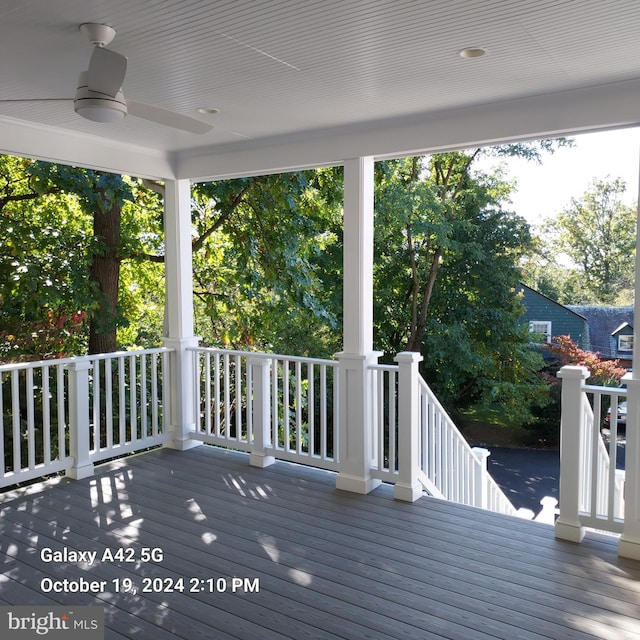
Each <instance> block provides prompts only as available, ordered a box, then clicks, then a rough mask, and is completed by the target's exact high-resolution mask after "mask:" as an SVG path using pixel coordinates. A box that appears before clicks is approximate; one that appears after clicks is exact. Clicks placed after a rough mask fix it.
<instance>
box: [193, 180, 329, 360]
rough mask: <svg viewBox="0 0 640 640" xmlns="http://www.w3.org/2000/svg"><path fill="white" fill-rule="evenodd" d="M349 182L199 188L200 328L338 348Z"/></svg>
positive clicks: (226, 337) (243, 341)
mask: <svg viewBox="0 0 640 640" xmlns="http://www.w3.org/2000/svg"><path fill="white" fill-rule="evenodd" d="M341 201H342V179H341V171H340V170H338V169H322V170H318V171H313V172H296V173H291V174H281V175H270V176H258V177H252V178H242V179H237V180H228V181H224V182H211V183H204V184H200V185H197V186H196V187H195V189H194V193H193V203H194V207H193V220H194V226H195V237H196V240H195V241H194V244H193V249H194V280H195V282H194V286H195V296H196V301H197V315H196V321H197V331H198V333H199V335H202V336H203V337H204V338H205V339H206V341H207V342H209V343H211V344H217V345H223V346H227V347H233V348H260V349H273V350H275V351H286V352H287V353H308V354H312V355H323V356H324V355H327V352H329V353H331V351H332V350H337V348H338V345H339V334H340V331H339V326H340V310H341V300H340V301H339V303H337V300H336V293H338V294H339V291H341V287H338V286H335V285H336V283H337V282H338V281H339V279H340V273H341V264H342V257H341V252H340V248H341V247H340V245H339V241H340V239H341V232H340V231H339V228H340V226H341Z"/></svg>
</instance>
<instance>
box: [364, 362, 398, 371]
mask: <svg viewBox="0 0 640 640" xmlns="http://www.w3.org/2000/svg"><path fill="white" fill-rule="evenodd" d="M399 368H400V367H399V366H398V365H397V364H380V363H377V362H376V363H375V364H370V365H369V369H375V370H376V371H398V369H399Z"/></svg>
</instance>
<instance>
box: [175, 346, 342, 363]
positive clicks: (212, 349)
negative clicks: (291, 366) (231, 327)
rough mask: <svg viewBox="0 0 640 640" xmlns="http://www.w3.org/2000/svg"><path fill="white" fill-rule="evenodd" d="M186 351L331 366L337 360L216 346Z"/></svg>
mask: <svg viewBox="0 0 640 640" xmlns="http://www.w3.org/2000/svg"><path fill="white" fill-rule="evenodd" d="M187 351H195V352H197V353H219V354H221V355H225V354H226V355H230V356H247V357H250V358H275V359H277V360H287V361H289V362H311V363H313V364H324V365H327V366H333V367H337V366H338V361H337V360H329V359H327V358H309V357H306V356H292V355H284V354H281V353H266V352H264V351H242V350H239V349H219V348H218V347H187Z"/></svg>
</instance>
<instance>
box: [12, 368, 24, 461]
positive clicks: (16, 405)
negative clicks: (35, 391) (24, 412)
mask: <svg viewBox="0 0 640 640" xmlns="http://www.w3.org/2000/svg"><path fill="white" fill-rule="evenodd" d="M18 375H19V372H18V371H17V370H14V371H12V372H11V413H12V415H13V471H14V473H17V472H18V471H20V470H21V469H22V456H21V452H20V379H19V377H18Z"/></svg>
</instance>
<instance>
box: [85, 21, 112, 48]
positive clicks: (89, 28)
mask: <svg viewBox="0 0 640 640" xmlns="http://www.w3.org/2000/svg"><path fill="white" fill-rule="evenodd" d="M80 31H82V33H84V35H85V36H86V37H87V39H88V40H89V42H90V43H91V44H92V45H94V46H95V47H106V46H107V45H108V44H109V43H110V42H111V41H112V40H113V39H114V38H115V37H116V30H115V29H114V28H113V27H110V26H109V25H107V24H96V23H95V22H85V23H84V24H81V25H80Z"/></svg>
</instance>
